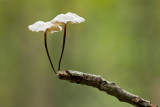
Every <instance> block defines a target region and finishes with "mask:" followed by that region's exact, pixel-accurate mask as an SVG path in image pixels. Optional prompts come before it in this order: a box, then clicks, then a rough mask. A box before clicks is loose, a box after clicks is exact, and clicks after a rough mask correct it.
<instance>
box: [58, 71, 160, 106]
mask: <svg viewBox="0 0 160 107" xmlns="http://www.w3.org/2000/svg"><path fill="white" fill-rule="evenodd" d="M57 76H58V78H59V79H61V80H68V81H69V82H71V83H77V84H83V85H88V86H92V87H95V88H98V89H99V90H101V91H104V92H106V93H107V94H109V95H112V96H115V97H116V98H117V99H118V100H119V101H121V102H127V103H130V104H132V105H134V106H136V107H158V106H156V105H153V104H151V102H150V101H147V100H144V99H143V98H141V97H139V96H137V95H134V94H131V93H129V92H127V91H125V90H123V89H121V88H120V87H119V86H118V85H116V84H115V83H114V82H108V81H107V80H105V79H103V78H102V77H101V76H99V75H93V74H87V73H82V72H78V71H71V70H67V71H59V72H58V73H57Z"/></svg>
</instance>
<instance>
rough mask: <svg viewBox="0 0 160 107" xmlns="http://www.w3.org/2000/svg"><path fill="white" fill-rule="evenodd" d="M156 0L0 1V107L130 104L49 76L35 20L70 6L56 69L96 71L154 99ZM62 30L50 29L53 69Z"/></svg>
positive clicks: (158, 99) (158, 30)
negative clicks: (73, 17) (76, 18)
mask: <svg viewBox="0 0 160 107" xmlns="http://www.w3.org/2000/svg"><path fill="white" fill-rule="evenodd" d="M159 10H160V1H159V0H0V107H103V106H104V107H132V106H131V105H129V104H126V103H121V102H119V101H118V100H117V99H116V98H114V97H111V96H109V95H107V94H106V93H104V92H100V91H99V90H97V89H95V88H92V87H87V86H82V85H76V84H71V83H69V82H67V81H62V80H59V79H58V78H57V76H56V75H54V73H53V71H52V69H51V66H50V63H49V60H48V58H47V54H46V52H45V48H44V40H43V33H42V32H41V33H35V32H31V31H29V30H28V25H30V24H33V23H34V22H36V21H39V20H42V21H50V20H51V19H53V18H54V17H55V16H56V15H58V14H61V13H66V12H73V13H76V14H78V15H80V16H81V17H84V18H85V19H86V21H85V22H84V23H81V24H68V25H67V41H66V47H65V52H64V56H63V59H62V66H61V67H62V70H68V69H71V70H78V71H81V72H85V73H92V74H97V75H101V76H102V77H103V78H106V79H107V80H109V81H114V82H116V83H117V84H118V85H119V86H120V87H122V88H124V89H126V90H127V91H129V92H131V93H134V94H137V95H139V96H141V97H143V98H145V99H148V100H150V101H152V103H154V104H157V105H160V11H159ZM62 38H63V32H59V33H54V34H49V35H48V48H49V51H50V55H51V57H52V61H53V63H54V66H55V67H56V69H57V66H58V60H59V57H60V52H61V47H62Z"/></svg>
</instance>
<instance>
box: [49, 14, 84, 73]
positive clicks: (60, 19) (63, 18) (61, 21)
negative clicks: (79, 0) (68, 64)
mask: <svg viewBox="0 0 160 107" xmlns="http://www.w3.org/2000/svg"><path fill="white" fill-rule="evenodd" d="M84 21H85V19H84V18H82V17H80V16H78V15H77V14H75V13H71V12H68V13H66V14H60V15H57V16H56V17H55V18H54V19H53V20H51V21H50V22H51V23H52V24H56V25H64V36H63V45H62V52H61V56H60V59H59V66H58V71H60V66H61V60H62V56H63V52H64V47H65V40H66V28H67V23H71V24H75V23H76V24H79V23H81V22H84Z"/></svg>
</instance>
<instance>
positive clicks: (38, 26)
mask: <svg viewBox="0 0 160 107" xmlns="http://www.w3.org/2000/svg"><path fill="white" fill-rule="evenodd" d="M28 28H29V30H31V31H33V32H40V31H42V32H44V44H45V49H46V52H47V56H48V59H49V61H50V64H51V66H52V69H53V71H54V72H55V73H56V71H55V69H54V66H53V64H52V60H51V58H50V55H49V51H48V47H47V32H48V33H54V32H59V31H62V27H61V26H59V25H56V24H52V23H50V22H43V21H38V22H35V23H34V24H32V25H29V26H28Z"/></svg>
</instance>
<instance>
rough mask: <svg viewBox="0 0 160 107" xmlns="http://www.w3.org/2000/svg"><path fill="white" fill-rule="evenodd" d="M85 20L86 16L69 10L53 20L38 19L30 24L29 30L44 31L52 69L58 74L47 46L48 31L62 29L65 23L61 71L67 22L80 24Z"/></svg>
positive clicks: (52, 31)
mask: <svg viewBox="0 0 160 107" xmlns="http://www.w3.org/2000/svg"><path fill="white" fill-rule="evenodd" d="M84 21H85V19H84V18H82V17H80V16H78V15H76V14H75V13H71V12H68V13H66V14H60V15H57V16H56V17H55V18H54V19H53V20H51V21H49V22H43V21H38V22H35V23H34V24H32V25H29V26H28V28H29V30H31V31H33V32H40V31H42V32H44V44H45V49H46V52H47V56H48V59H49V61H50V64H51V66H52V69H53V71H54V72H55V73H56V74H57V72H56V70H55V68H54V66H53V63H52V60H51V58H50V55H49V51H48V47H47V33H51V34H52V33H54V32H59V31H62V27H61V26H60V25H64V36H63V45H62V52H61V56H60V59H59V65H58V71H60V66H61V60H62V56H63V52H64V47H65V40H66V28H67V23H71V24H75V23H77V24H79V23H81V22H84Z"/></svg>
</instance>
